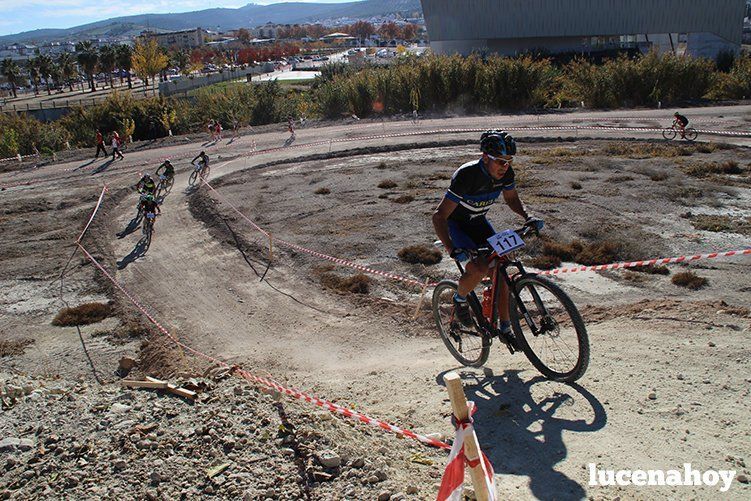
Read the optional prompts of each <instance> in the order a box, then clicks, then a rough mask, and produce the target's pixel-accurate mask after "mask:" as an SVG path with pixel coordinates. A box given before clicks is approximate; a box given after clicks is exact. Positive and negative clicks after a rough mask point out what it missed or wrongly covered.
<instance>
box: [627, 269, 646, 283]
mask: <svg viewBox="0 0 751 501" xmlns="http://www.w3.org/2000/svg"><path fill="white" fill-rule="evenodd" d="M622 276H623V279H624V280H625V281H627V282H631V283H633V284H643V283H644V282H647V281H648V280H649V278H647V277H645V276H644V275H641V274H639V273H633V272H631V271H628V270H626V271H624V272H623V275H622Z"/></svg>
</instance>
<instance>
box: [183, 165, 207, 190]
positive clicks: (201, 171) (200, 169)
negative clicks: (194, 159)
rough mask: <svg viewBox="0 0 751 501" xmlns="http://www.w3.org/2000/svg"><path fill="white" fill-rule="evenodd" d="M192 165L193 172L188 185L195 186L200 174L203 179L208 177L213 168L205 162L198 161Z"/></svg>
mask: <svg viewBox="0 0 751 501" xmlns="http://www.w3.org/2000/svg"><path fill="white" fill-rule="evenodd" d="M192 165H193V172H191V173H190V177H189V178H188V186H193V185H194V184H195V182H196V180H198V176H201V179H208V177H209V173H210V172H211V169H209V166H208V165H206V163H205V162H198V163H197V164H196V163H194V164H192Z"/></svg>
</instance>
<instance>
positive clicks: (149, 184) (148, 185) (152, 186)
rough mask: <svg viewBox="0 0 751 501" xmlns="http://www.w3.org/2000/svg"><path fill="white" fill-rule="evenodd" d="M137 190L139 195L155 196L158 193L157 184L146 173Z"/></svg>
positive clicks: (137, 185)
mask: <svg viewBox="0 0 751 501" xmlns="http://www.w3.org/2000/svg"><path fill="white" fill-rule="evenodd" d="M136 189H137V190H138V192H139V193H151V194H153V193H154V192H155V191H156V183H155V182H154V180H153V179H151V176H150V175H149V174H148V173H146V174H144V175H143V177H142V178H141V179H140V180H139V181H138V183H137V184H136Z"/></svg>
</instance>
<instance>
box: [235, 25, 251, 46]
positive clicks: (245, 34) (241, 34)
mask: <svg viewBox="0 0 751 501" xmlns="http://www.w3.org/2000/svg"><path fill="white" fill-rule="evenodd" d="M236 36H237V39H238V40H240V41H241V42H242V43H244V44H246V43H248V42H250V32H249V31H248V30H246V29H245V28H240V29H239V30H237V34H236Z"/></svg>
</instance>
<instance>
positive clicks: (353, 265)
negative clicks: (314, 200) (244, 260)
mask: <svg viewBox="0 0 751 501" xmlns="http://www.w3.org/2000/svg"><path fill="white" fill-rule="evenodd" d="M202 181H203V183H204V184H205V185H206V186H207V187H208V188H209V189H210V190H211V191H212V192H214V193H216V194H217V196H218V197H219V198H221V199H222V201H223V202H224V203H226V204H227V205H229V206H230V208H232V210H233V211H235V212H236V213H237V214H238V215H240V217H242V218H243V219H244V220H245V221H247V222H248V223H250V224H251V225H252V226H253V228H254V229H256V230H257V231H259V232H261V233H263V234H264V235H265V236H266V237H267V238H271V239H272V240H273V241H274V242H276V243H279V244H282V245H284V246H286V247H289V248H290V249H295V250H298V251H300V252H304V253H306V254H310V255H311V256H315V257H319V258H321V259H326V260H328V261H331V262H332V263H336V264H339V265H342V266H347V267H349V268H353V269H355V270H359V271H363V272H365V273H370V274H372V275H379V276H382V277H385V278H390V279H391V280H397V281H399V282H404V283H407V284H410V285H415V286H417V287H424V286H425V282H424V281H423V282H420V281H419V280H417V279H415V278H409V277H403V276H401V275H396V274H394V273H389V272H387V271H381V270H375V269H373V268H368V267H367V266H363V265H361V264H357V263H353V262H352V261H348V260H346V259H342V258H339V257H334V256H329V255H328V254H324V253H322V252H318V251H314V250H312V249H308V248H306V247H303V246H301V245H297V244H293V243H292V242H287V241H286V240H283V239H281V238H276V237H274V236H272V235H270V234H269V232H268V231H266V230H264V229H263V228H261V227H260V226H258V225H257V224H256V223H255V222H253V220H251V219H250V218H249V217H248V216H246V215H245V214H243V213H242V212H241V211H240V210H239V209H238V208H237V207H235V206H234V205H233V204H232V203H231V202H230V201H229V200H227V199H226V198H225V197H224V196H222V194H221V193H219V192H218V191H217V190H216V189H215V188H214V187H213V186H211V184H209V182H208V181H206V180H205V179H202ZM428 285H435V284H428Z"/></svg>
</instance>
